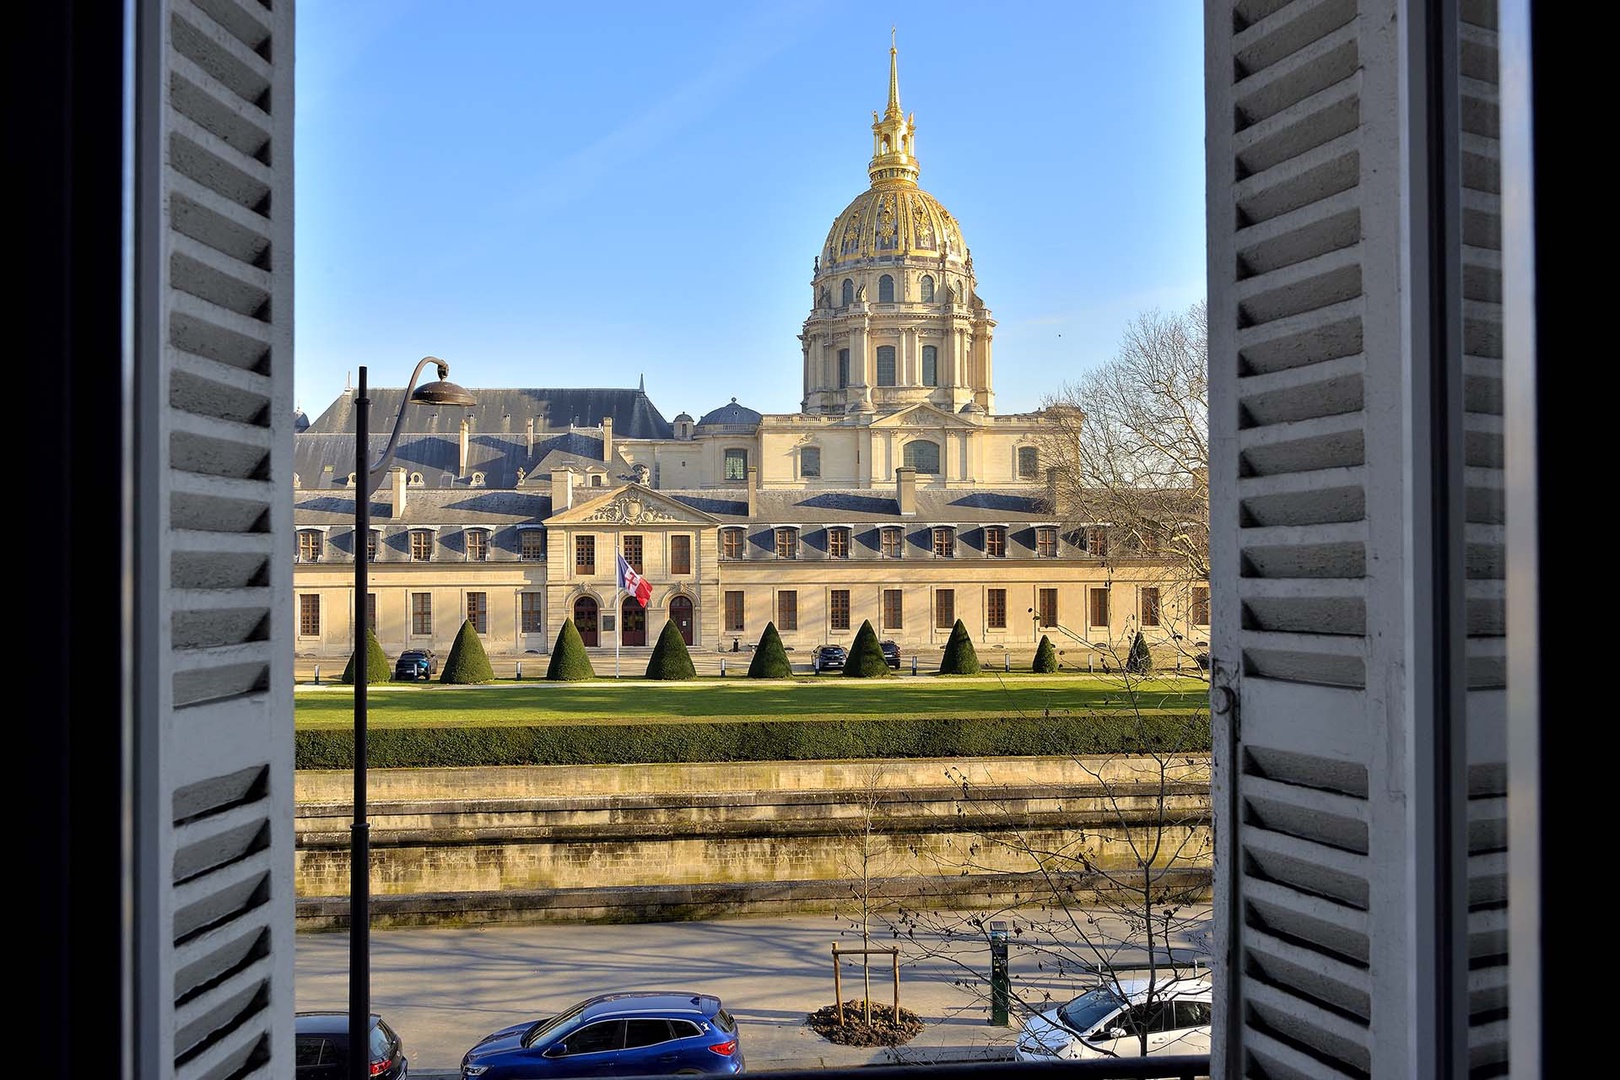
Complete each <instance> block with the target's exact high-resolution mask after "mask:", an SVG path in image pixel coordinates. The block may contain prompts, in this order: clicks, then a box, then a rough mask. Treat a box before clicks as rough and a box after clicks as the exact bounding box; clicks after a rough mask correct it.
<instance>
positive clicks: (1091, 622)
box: [1086, 585, 1114, 630]
mask: <svg viewBox="0 0 1620 1080" xmlns="http://www.w3.org/2000/svg"><path fill="white" fill-rule="evenodd" d="M1109 591H1110V590H1109V589H1108V587H1107V586H1102V585H1093V586H1091V587H1090V588H1089V589H1088V590H1087V591H1086V626H1087V627H1088V628H1094V627H1102V628H1103V629H1104V630H1107V629H1108V628H1110V627H1111V626H1112V625H1113V623H1112V622H1110V621H1109V620H1110V619H1111V618H1112V617H1113V614H1114V613H1113V612H1112V611H1110V610H1109V608H1110V602H1109V596H1108V594H1109ZM1099 603H1100V604H1101V607H1102V616H1103V617H1102V619H1101V620H1100V621H1099V620H1098V619H1097V609H1098V605H1099Z"/></svg>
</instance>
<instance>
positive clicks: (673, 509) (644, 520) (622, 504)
mask: <svg viewBox="0 0 1620 1080" xmlns="http://www.w3.org/2000/svg"><path fill="white" fill-rule="evenodd" d="M719 520H720V519H719V518H716V517H713V516H712V515H709V514H705V513H704V512H703V511H701V510H694V509H692V508H691V507H690V506H687V505H686V504H685V503H682V502H678V501H677V500H675V499H672V498H670V497H669V496H667V495H661V494H659V493H658V492H656V491H653V490H652V489H651V488H647V487H642V486H641V485H640V484H626V485H625V486H624V487H621V488H615V489H613V490H612V491H611V492H608V493H607V494H604V495H601V496H598V497H597V498H594V499H586V500H584V501H581V502H579V503H577V504H576V505H574V506H572V507H570V508H569V509H567V510H564V511H562V512H561V513H557V514H553V515H552V516H551V517H549V518H547V519H546V524H547V525H608V526H613V525H628V526H635V527H638V528H640V527H644V526H650V525H715V524H718V522H719Z"/></svg>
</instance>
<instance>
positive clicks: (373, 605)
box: [366, 592, 377, 634]
mask: <svg viewBox="0 0 1620 1080" xmlns="http://www.w3.org/2000/svg"><path fill="white" fill-rule="evenodd" d="M366 625H367V626H368V627H370V628H371V632H372V633H374V634H375V633H376V632H377V594H376V593H374V592H368V593H366Z"/></svg>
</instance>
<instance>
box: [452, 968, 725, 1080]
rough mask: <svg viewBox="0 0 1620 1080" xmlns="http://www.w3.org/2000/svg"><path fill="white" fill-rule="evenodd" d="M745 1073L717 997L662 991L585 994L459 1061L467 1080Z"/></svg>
mask: <svg viewBox="0 0 1620 1080" xmlns="http://www.w3.org/2000/svg"><path fill="white" fill-rule="evenodd" d="M742 1071H743V1052H742V1043H741V1040H740V1038H739V1034H738V1031H737V1022H736V1021H735V1020H733V1019H732V1017H731V1014H730V1013H728V1012H726V1010H725V1009H724V1008H723V1007H722V1005H721V1003H720V999H719V998H717V997H715V996H714V995H713V994H692V993H684V992H677V991H665V990H639V991H630V992H627V993H620V994H602V995H599V996H597V997H591V998H586V999H585V1000H584V1001H581V1002H578V1003H576V1004H574V1005H571V1006H569V1007H568V1008H567V1009H564V1010H563V1011H562V1012H560V1013H558V1014H557V1015H556V1016H551V1017H546V1018H543V1019H539V1020H526V1021H524V1022H523V1023H521V1024H513V1025H511V1026H510V1027H504V1028H502V1029H501V1030H499V1031H496V1032H493V1033H492V1034H489V1035H486V1036H485V1037H484V1038H482V1039H480V1040H479V1041H478V1044H477V1045H476V1046H474V1047H473V1048H472V1049H471V1050H468V1051H467V1053H466V1054H465V1055H463V1056H462V1059H461V1076H462V1080H518V1078H520V1077H522V1078H536V1077H552V1076H559V1077H561V1076H656V1075H665V1076H667V1075H672V1074H679V1073H685V1074H711V1075H736V1074H738V1073H741V1072H742Z"/></svg>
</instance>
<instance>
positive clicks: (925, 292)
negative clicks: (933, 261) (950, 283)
mask: <svg viewBox="0 0 1620 1080" xmlns="http://www.w3.org/2000/svg"><path fill="white" fill-rule="evenodd" d="M919 287H920V289H921V292H922V302H923V303H925V304H932V303H933V302H934V275H932V274H924V275H923V278H922V282H921V284H920V286H919Z"/></svg>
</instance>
